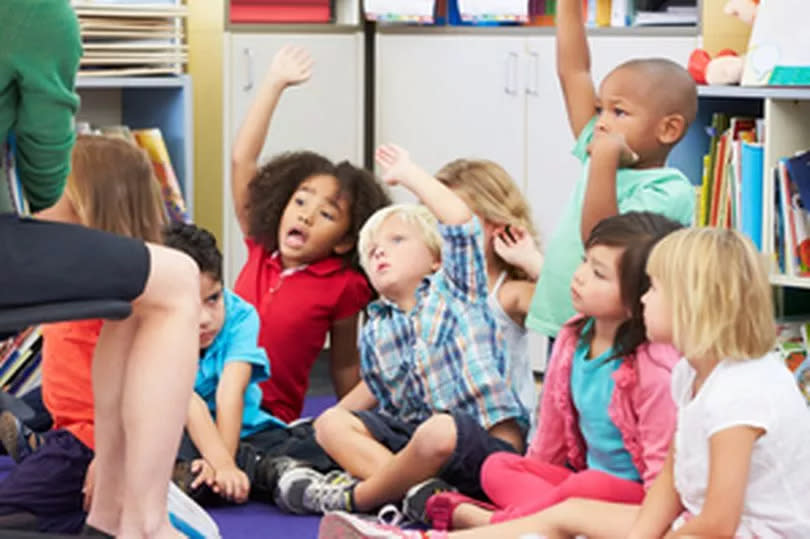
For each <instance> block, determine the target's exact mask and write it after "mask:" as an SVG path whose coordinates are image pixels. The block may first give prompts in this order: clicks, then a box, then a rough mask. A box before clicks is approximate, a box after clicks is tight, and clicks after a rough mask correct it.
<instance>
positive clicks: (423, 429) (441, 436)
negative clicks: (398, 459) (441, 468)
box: [411, 414, 458, 462]
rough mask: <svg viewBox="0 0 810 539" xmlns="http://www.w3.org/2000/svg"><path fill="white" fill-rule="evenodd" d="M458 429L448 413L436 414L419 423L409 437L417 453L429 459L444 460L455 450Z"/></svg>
mask: <svg viewBox="0 0 810 539" xmlns="http://www.w3.org/2000/svg"><path fill="white" fill-rule="evenodd" d="M457 441H458V431H457V429H456V422H455V420H454V419H453V416H451V415H450V414H437V415H434V416H433V417H431V418H430V419H428V420H427V421H425V422H424V423H422V424H421V425H419V427H418V428H417V429H416V430H415V431H414V433H413V436H412V438H411V443H412V444H413V449H414V450H415V451H416V452H417V454H418V455H419V456H420V457H422V458H424V459H430V460H438V461H442V462H444V461H446V460H447V459H449V458H450V457H451V456H452V455H453V452H454V451H455V450H456V442H457Z"/></svg>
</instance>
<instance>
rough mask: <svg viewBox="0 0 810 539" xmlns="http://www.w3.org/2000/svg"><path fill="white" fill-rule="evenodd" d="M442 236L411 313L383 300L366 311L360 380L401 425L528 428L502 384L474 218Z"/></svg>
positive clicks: (501, 352)
mask: <svg viewBox="0 0 810 539" xmlns="http://www.w3.org/2000/svg"><path fill="white" fill-rule="evenodd" d="M439 231H440V233H441V235H442V238H443V240H444V241H443V246H442V267H441V269H440V270H439V271H437V272H436V273H434V274H431V275H429V276H427V277H425V279H424V280H423V281H422V283H421V284H420V285H419V288H418V289H417V290H416V293H415V294H416V305H415V306H414V307H413V309H411V311H410V312H407V313H406V312H403V311H402V310H401V309H400V308H399V307H397V305H396V304H394V303H393V302H391V301H389V300H387V299H385V298H380V299H378V300H377V301H375V302H373V303H371V304H370V305H369V306H368V313H369V319H368V322H366V324H365V326H364V327H363V330H362V333H361V335H360V365H361V369H362V375H363V380H365V382H366V384H367V385H368V387H369V389H370V390H371V392H372V393H373V394H374V396H375V397H376V399H377V401H378V402H379V409H380V410H381V411H382V412H385V413H388V414H390V415H392V416H394V417H397V418H399V419H401V420H403V421H407V422H415V423H421V422H423V421H425V420H426V419H428V418H429V417H430V416H431V415H432V414H434V413H436V412H447V411H451V410H452V411H461V412H465V413H467V414H468V415H470V416H472V417H473V418H475V419H476V420H477V421H478V422H479V424H481V426H483V427H484V428H486V429H489V428H490V427H492V426H493V425H495V424H497V423H499V422H501V421H504V420H507V419H516V420H517V421H518V423H519V424H520V425H521V427H524V428H525V427H526V426H527V425H528V412H527V411H526V410H525V409H524V408H523V406H522V405H521V404H520V401H519V399H518V398H517V394H516V393H515V391H514V390H513V388H512V385H511V383H510V381H509V380H508V379H507V376H508V375H507V357H508V356H507V351H506V350H505V345H504V341H503V339H501V337H500V336H499V334H498V332H497V329H496V325H495V319H494V318H493V316H492V312H491V311H490V309H489V307H488V305H487V295H488V291H487V274H486V269H485V260H484V250H483V232H482V230H481V225H480V223H479V222H478V219H477V218H475V217H473V219H472V220H471V221H470V222H468V223H465V224H463V225H452V226H451V225H440V226H439Z"/></svg>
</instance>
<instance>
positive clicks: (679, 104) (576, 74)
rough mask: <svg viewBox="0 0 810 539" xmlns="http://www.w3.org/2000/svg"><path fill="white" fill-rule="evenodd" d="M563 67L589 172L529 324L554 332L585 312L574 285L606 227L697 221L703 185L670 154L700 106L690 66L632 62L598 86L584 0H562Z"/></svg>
mask: <svg viewBox="0 0 810 539" xmlns="http://www.w3.org/2000/svg"><path fill="white" fill-rule="evenodd" d="M557 73H558V76H559V79H560V85H561V87H562V91H563V96H564V98H565V105H566V109H567V111H568V121H569V123H570V125H571V130H572V132H573V134H574V137H576V138H577V142H576V146H575V147H574V150H573V153H574V155H575V156H576V157H577V158H578V159H580V160H581V161H582V163H583V165H584V170H583V175H582V177H581V178H580V180H579V181H578V182H577V183H576V185H575V187H574V191H573V194H572V195H571V198H570V199H569V201H568V204H567V206H566V208H565V210H564V212H563V214H562V216H561V217H560V223H559V225H557V229H556V230H555V231H554V234H553V235H552V236H551V240H550V241H549V242H548V245H547V246H546V258H545V260H546V262H545V265H544V266H543V271H542V272H541V274H540V279H539V280H538V282H537V287H536V289H535V292H534V297H533V298H532V303H531V307H530V309H529V314H528V316H527V317H526V325H527V326H528V327H529V328H531V329H533V330H535V331H538V332H540V333H542V334H545V335H547V336H549V337H552V338H553V337H554V336H556V335H557V332H558V331H559V330H560V327H561V326H562V325H563V324H564V323H565V322H566V321H567V320H568V319H569V318H571V317H572V316H573V315H574V313H575V311H574V306H573V305H572V303H571V294H570V293H569V287H570V284H571V278H572V277H573V275H574V271H575V270H576V268H577V266H578V265H579V264H580V262H581V261H582V257H583V256H584V254H585V252H584V249H583V242H584V241H585V239H586V238H587V237H588V235H589V234H590V232H591V229H593V227H594V226H596V224H597V223H598V222H599V221H601V220H602V219H605V218H607V217H611V216H613V215H618V214H621V213H627V212H629V211H650V212H655V213H660V214H662V215H665V216H667V217H669V218H670V219H673V220H675V221H678V222H680V223H683V224H684V225H689V224H691V221H692V217H693V211H694V210H693V207H694V200H695V191H694V188H693V186H692V184H690V183H689V180H688V179H687V178H686V176H684V175H683V173H681V172H680V171H679V170H677V169H674V168H668V167H666V160H667V157H668V156H669V152H670V151H671V150H672V148H673V147H674V146H675V145H676V144H677V143H678V141H680V139H681V138H682V137H683V135H684V134H685V133H686V130H687V128H688V127H689V124H690V123H691V122H692V121H693V120H694V119H695V114H696V112H697V89H696V87H695V82H694V80H692V77H691V76H690V75H689V73H688V72H687V71H686V69H684V68H683V67H681V66H679V65H678V64H676V63H674V62H672V61H670V60H665V59H661V58H649V59H643V60H631V61H629V62H626V63H624V64H622V65H620V66H618V67H617V68H615V69H614V70H613V71H611V72H610V73H609V74H608V75H607V76H606V77H605V79H604V80H603V81H602V83H601V85H600V87H599V89H598V91H597V89H596V88H595V87H594V83H593V78H592V76H591V72H590V52H589V50H588V41H587V39H586V36H585V27H584V23H583V18H582V1H581V0H559V1H558V2H557Z"/></svg>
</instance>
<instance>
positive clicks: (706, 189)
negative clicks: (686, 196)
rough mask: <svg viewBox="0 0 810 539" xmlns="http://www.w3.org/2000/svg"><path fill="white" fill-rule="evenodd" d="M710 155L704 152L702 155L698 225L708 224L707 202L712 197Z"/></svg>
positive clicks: (708, 202)
mask: <svg viewBox="0 0 810 539" xmlns="http://www.w3.org/2000/svg"><path fill="white" fill-rule="evenodd" d="M711 163H712V156H711V155H709V154H706V155H704V156H703V178H702V183H701V185H700V207H699V210H698V211H699V212H700V213H699V214H698V221H697V225H698V226H706V225H708V224H709V204H710V201H711V199H712V196H711V192H710V191H711V181H710V176H709V174H710V173H711Z"/></svg>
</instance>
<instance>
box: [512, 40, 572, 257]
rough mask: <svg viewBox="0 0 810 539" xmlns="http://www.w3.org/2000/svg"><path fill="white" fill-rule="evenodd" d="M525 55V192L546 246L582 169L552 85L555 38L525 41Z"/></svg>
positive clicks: (556, 85) (556, 89)
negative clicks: (526, 45)
mask: <svg viewBox="0 0 810 539" xmlns="http://www.w3.org/2000/svg"><path fill="white" fill-rule="evenodd" d="M527 50H528V53H527V55H528V62H529V63H528V66H527V69H526V73H527V81H526V94H527V113H526V133H527V143H526V145H527V149H526V153H527V159H526V163H527V164H526V176H527V183H528V187H527V190H526V192H527V194H528V198H529V203H530V204H531V206H532V212H533V213H534V223H535V225H536V226H537V227H538V229H539V231H540V235H541V238H543V239H544V240H547V239H548V238H549V237H550V236H551V234H552V232H553V231H554V228H555V227H556V226H557V223H558V221H559V218H560V216H561V215H562V211H563V208H565V203H566V201H567V200H568V197H569V196H570V195H571V191H572V190H573V187H574V184H575V183H576V181H577V178H579V175H580V174H581V173H582V165H581V163H580V162H579V160H578V159H576V158H575V157H574V156H573V155H571V148H572V147H573V146H574V136H573V135H572V134H571V128H570V127H569V126H568V115H567V114H566V112H565V103H564V102H563V97H562V90H561V89H560V83H559V80H558V79H557V68H556V64H555V58H554V55H555V46H554V36H543V37H538V38H531V39H529V40H528V48H527ZM544 243H545V241H544Z"/></svg>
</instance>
